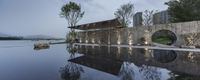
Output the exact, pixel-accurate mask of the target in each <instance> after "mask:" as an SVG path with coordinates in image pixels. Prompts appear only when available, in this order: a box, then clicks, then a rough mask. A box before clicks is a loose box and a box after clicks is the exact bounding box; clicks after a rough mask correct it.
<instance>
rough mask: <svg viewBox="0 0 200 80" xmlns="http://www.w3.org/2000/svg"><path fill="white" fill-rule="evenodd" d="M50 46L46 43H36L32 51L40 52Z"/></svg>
mask: <svg viewBox="0 0 200 80" xmlns="http://www.w3.org/2000/svg"><path fill="white" fill-rule="evenodd" d="M49 47H50V46H49V44H48V43H36V44H34V50H40V49H48V48H49Z"/></svg>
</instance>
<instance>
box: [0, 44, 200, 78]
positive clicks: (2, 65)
mask: <svg viewBox="0 0 200 80" xmlns="http://www.w3.org/2000/svg"><path fill="white" fill-rule="evenodd" d="M34 43H35V42H34V41H0V80H200V77H199V76H200V53H198V52H182V51H172V50H171V51H166V50H151V49H135V48H125V47H111V46H89V45H88V46H86V45H76V46H73V45H69V44H55V45H51V46H50V48H49V49H43V50H34V49H33V44H34Z"/></svg>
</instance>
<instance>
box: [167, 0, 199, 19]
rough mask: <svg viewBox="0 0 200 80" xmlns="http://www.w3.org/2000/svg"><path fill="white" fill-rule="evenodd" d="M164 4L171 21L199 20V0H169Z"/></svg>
mask: <svg viewBox="0 0 200 80" xmlns="http://www.w3.org/2000/svg"><path fill="white" fill-rule="evenodd" d="M165 4H166V5H168V6H169V7H168V10H169V15H170V16H171V21H172V22H185V21H193V20H200V14H199V13H200V5H199V4H200V0H171V1H169V2H167V3H165Z"/></svg>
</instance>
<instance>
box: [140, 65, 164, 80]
mask: <svg viewBox="0 0 200 80" xmlns="http://www.w3.org/2000/svg"><path fill="white" fill-rule="evenodd" d="M139 72H140V73H141V74H142V75H143V78H144V79H143V80H161V72H159V71H158V69H157V68H156V67H152V66H147V65H142V66H141V67H140V68H139Z"/></svg>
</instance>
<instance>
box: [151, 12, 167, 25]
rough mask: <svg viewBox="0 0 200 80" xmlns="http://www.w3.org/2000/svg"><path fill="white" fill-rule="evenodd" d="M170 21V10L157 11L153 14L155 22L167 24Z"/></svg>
mask: <svg viewBox="0 0 200 80" xmlns="http://www.w3.org/2000/svg"><path fill="white" fill-rule="evenodd" d="M167 23H170V15H169V12H168V10H165V11H161V12H158V13H155V14H154V15H153V24H167Z"/></svg>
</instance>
